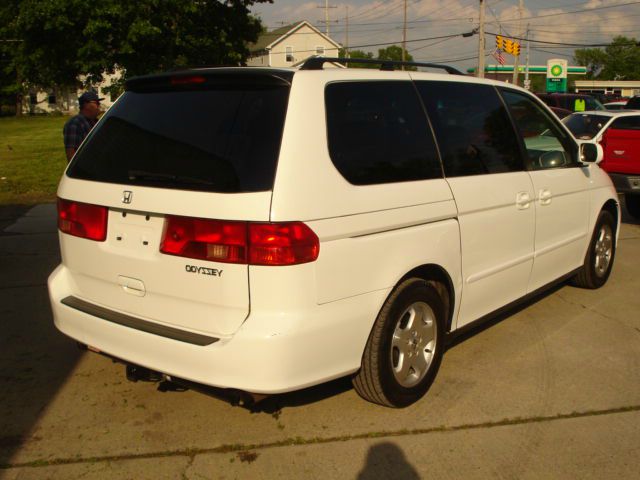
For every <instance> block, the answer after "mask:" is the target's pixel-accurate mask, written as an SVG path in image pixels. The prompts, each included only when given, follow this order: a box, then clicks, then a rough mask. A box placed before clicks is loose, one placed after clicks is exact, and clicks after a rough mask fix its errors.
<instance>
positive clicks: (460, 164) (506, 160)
mask: <svg viewBox="0 0 640 480" xmlns="http://www.w3.org/2000/svg"><path fill="white" fill-rule="evenodd" d="M416 85H417V87H418V91H419V93H420V96H421V97H422V101H423V102H424V105H425V106H426V108H427V112H428V114H429V118H430V119H431V122H432V124H433V129H434V131H435V134H436V138H437V140H438V146H439V147H440V154H441V156H442V162H443V164H444V173H445V175H446V176H448V177H460V176H467V175H482V174H487V173H505V172H514V171H520V170H524V165H523V163H522V159H521V153H520V146H519V144H518V140H517V138H516V135H515V131H514V129H513V126H512V125H511V121H510V120H509V115H508V114H507V110H506V109H505V107H504V104H503V103H502V101H501V100H500V97H499V96H498V93H497V92H496V90H495V89H494V88H493V87H492V86H489V85H478V84H473V83H462V82H416Z"/></svg>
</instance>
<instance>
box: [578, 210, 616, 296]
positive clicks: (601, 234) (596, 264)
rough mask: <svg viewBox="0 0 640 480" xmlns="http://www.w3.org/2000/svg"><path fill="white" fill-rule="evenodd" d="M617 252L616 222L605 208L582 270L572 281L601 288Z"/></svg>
mask: <svg viewBox="0 0 640 480" xmlns="http://www.w3.org/2000/svg"><path fill="white" fill-rule="evenodd" d="M615 254H616V222H615V220H614V218H613V216H612V215H611V213H609V212H607V211H606V210H603V211H602V212H600V215H599V216H598V221H597V222H596V228H595V229H594V230H593V235H592V236H591V242H589V249H588V250H587V254H586V256H585V259H584V264H583V265H582V268H581V269H580V271H579V272H578V273H577V274H576V276H575V277H573V281H572V283H573V284H574V285H575V286H577V287H582V288H592V289H593V288H600V287H601V286H603V285H604V284H605V283H607V279H608V278H609V275H610V274H611V268H612V267H613V260H614V258H615Z"/></svg>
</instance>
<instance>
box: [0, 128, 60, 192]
mask: <svg viewBox="0 0 640 480" xmlns="http://www.w3.org/2000/svg"><path fill="white" fill-rule="evenodd" d="M68 118H69V117H66V116H62V117H54V116H51V117H49V116H33V117H31V116H26V117H21V118H16V117H10V118H0V205H6V204H34V203H41V202H52V201H54V200H55V195H56V189H57V186H58V181H59V180H60V177H61V176H62V172H63V171H64V169H65V167H66V166H67V161H66V159H65V154H64V145H63V143H62V127H63V126H64V123H65V122H66V121H67V120H68Z"/></svg>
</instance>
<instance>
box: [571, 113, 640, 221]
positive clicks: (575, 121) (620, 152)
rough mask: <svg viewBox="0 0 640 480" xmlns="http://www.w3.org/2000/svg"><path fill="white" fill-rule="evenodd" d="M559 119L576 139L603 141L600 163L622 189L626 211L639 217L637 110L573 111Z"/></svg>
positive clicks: (639, 118) (639, 123)
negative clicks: (602, 153)
mask: <svg viewBox="0 0 640 480" xmlns="http://www.w3.org/2000/svg"><path fill="white" fill-rule="evenodd" d="M562 122H563V123H564V124H565V125H566V126H567V127H568V128H569V130H571V132H572V133H573V135H574V136H575V137H576V138H577V139H578V140H590V141H593V142H597V143H600V145H602V148H603V150H604V159H603V160H602V162H601V163H600V167H601V168H602V169H603V170H605V171H606V172H607V173H608V174H609V176H610V177H611V180H613V184H614V185H615V186H616V190H617V191H618V192H619V193H624V196H625V202H626V204H627V210H628V211H629V213H630V214H631V215H633V216H634V217H636V218H640V111H628V110H626V111H625V110H623V111H591V112H581V113H573V114H571V115H569V116H568V117H565V118H564V119H563V120H562Z"/></svg>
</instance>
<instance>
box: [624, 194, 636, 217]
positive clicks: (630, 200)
mask: <svg viewBox="0 0 640 480" xmlns="http://www.w3.org/2000/svg"><path fill="white" fill-rule="evenodd" d="M624 203H625V205H626V206H627V212H629V215H631V216H632V217H634V218H638V219H640V195H631V194H629V193H627V194H625V196H624Z"/></svg>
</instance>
